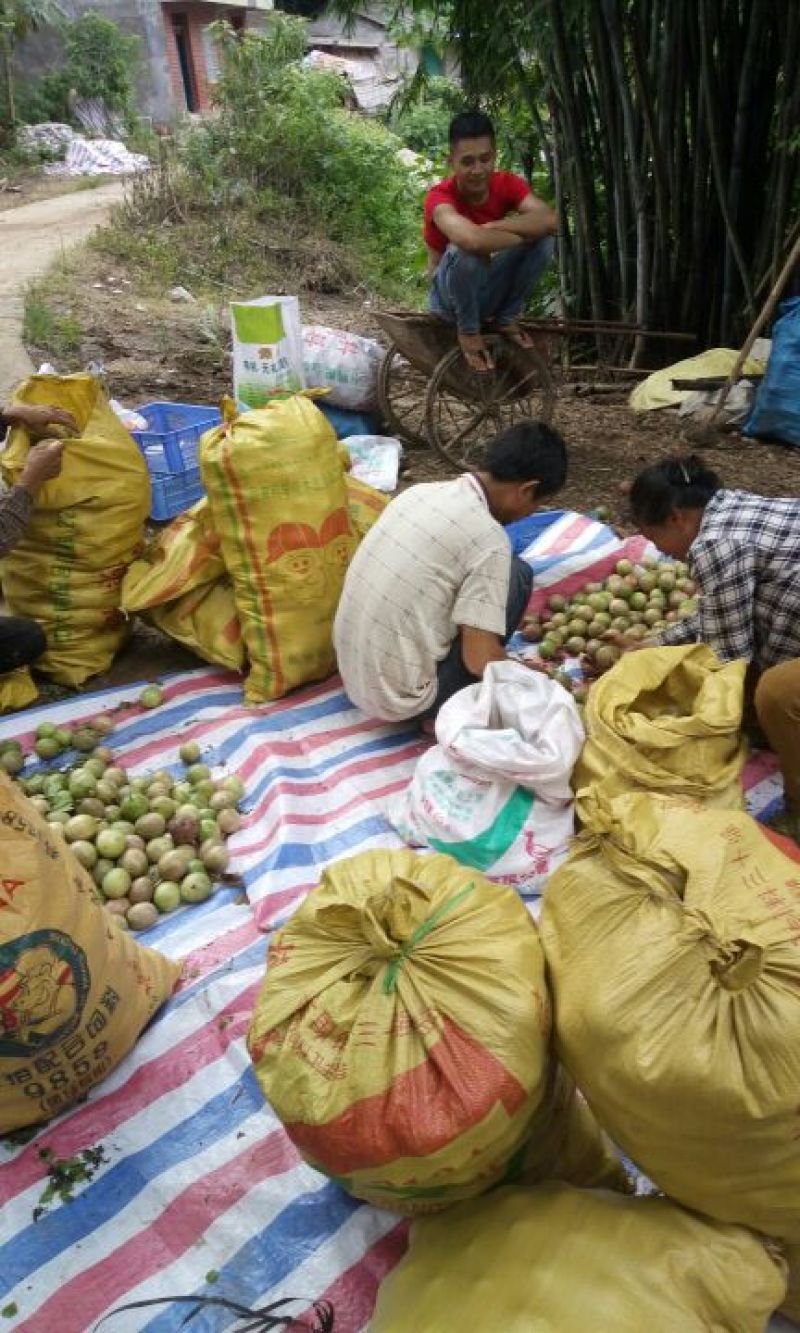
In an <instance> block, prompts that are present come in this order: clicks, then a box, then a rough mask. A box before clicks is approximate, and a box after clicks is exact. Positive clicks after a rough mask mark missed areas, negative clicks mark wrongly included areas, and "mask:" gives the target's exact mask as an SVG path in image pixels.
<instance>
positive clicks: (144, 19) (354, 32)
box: [19, 0, 455, 126]
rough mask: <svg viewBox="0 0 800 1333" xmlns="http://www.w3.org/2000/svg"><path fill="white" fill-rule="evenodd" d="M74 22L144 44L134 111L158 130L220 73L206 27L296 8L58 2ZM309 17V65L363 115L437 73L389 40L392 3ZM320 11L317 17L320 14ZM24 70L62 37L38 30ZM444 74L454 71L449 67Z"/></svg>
mask: <svg viewBox="0 0 800 1333" xmlns="http://www.w3.org/2000/svg"><path fill="white" fill-rule="evenodd" d="M61 2H62V5H63V8H64V10H65V12H66V13H67V15H68V16H69V17H71V18H78V17H80V15H81V14H85V13H88V12H90V11H91V12H94V13H98V14H102V15H104V16H105V17H106V18H109V19H111V20H112V21H113V22H114V23H118V24H119V26H120V27H121V28H123V29H124V30H125V31H126V32H130V33H135V35H136V36H137V37H139V38H140V39H141V42H142V61H141V69H140V75H139V90H138V93H139V96H138V102H139V110H140V112H141V113H142V115H144V116H148V117H150V118H151V119H152V121H153V124H154V125H155V126H159V125H167V124H169V123H170V122H171V121H174V120H175V119H176V118H177V117H179V116H181V115H185V114H186V112H187V111H189V112H203V111H207V110H208V109H209V107H210V106H211V89H212V87H213V84H214V82H215V80H216V76H217V71H218V68H219V54H218V51H217V47H216V43H215V42H214V40H213V38H212V37H211V35H210V33H209V31H208V30H209V27H210V25H211V24H212V23H215V22H217V21H218V20H219V19H225V20H227V22H228V23H230V24H232V25H233V27H234V28H253V29H256V30H257V29H258V28H260V27H262V26H263V24H264V22H265V20H266V15H267V12H268V11H269V10H271V9H283V8H286V9H287V10H288V11H292V12H293V11H295V10H296V9H297V8H298V6H296V5H292V4H286V5H285V6H284V5H283V4H281V0H61ZM300 8H301V9H304V11H305V12H306V13H308V14H313V17H311V19H310V22H309V27H308V45H309V53H310V59H311V60H312V62H313V63H328V64H330V66H331V67H333V68H338V69H341V70H342V72H343V73H345V74H346V75H347V77H348V78H349V80H350V83H351V85H352V88H353V94H354V99H355V104H356V105H357V106H358V108H359V109H360V110H361V111H364V112H366V113H367V114H375V113H378V112H380V111H382V110H384V109H385V108H386V107H387V106H388V105H389V103H390V102H391V100H392V98H393V97H394V95H395V93H396V92H397V91H398V89H399V88H400V86H401V83H402V80H403V78H404V77H407V76H408V75H409V74H413V72H414V71H415V70H416V68H417V66H418V65H419V63H420V61H423V62H424V63H425V65H426V66H427V67H428V68H429V72H431V73H440V72H442V66H441V62H440V61H439V60H438V58H437V57H436V55H435V53H434V52H433V51H432V50H431V49H429V48H423V49H422V50H418V51H412V50H410V49H409V48H407V47H402V46H398V45H397V43H396V42H395V41H394V40H393V39H392V36H391V31H390V28H391V24H390V18H391V13H392V5H391V4H390V3H386V0H372V3H368V4H365V5H364V6H363V9H361V10H359V11H358V13H357V14H356V16H355V18H354V20H353V22H352V24H350V25H347V24H345V23H344V22H343V21H342V20H341V19H338V18H335V17H333V16H331V15H330V14H329V13H328V12H327V8H326V6H324V5H308V6H301V7H300ZM320 11H321V12H320ZM19 55H20V64H21V67H22V68H23V69H24V71H25V72H26V73H27V74H29V75H30V76H32V77H33V78H36V77H37V76H38V75H40V74H42V73H44V72H45V70H47V69H48V68H49V69H52V68H53V66H54V64H56V63H57V61H58V55H59V39H58V37H57V35H56V34H55V33H54V32H52V31H47V30H45V31H43V32H41V33H37V34H36V35H35V36H33V37H31V38H29V39H28V41H26V42H25V43H24V44H23V45H22V47H21V49H20V52H19ZM446 66H447V67H446V71H445V72H447V73H448V74H453V73H454V72H455V66H454V65H453V64H452V62H450V61H448V62H446Z"/></svg>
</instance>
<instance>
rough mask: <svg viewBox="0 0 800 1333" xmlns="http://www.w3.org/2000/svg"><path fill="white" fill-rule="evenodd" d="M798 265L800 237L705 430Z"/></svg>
mask: <svg viewBox="0 0 800 1333" xmlns="http://www.w3.org/2000/svg"><path fill="white" fill-rule="evenodd" d="M798 263H800V236H798V238H797V240H796V241H795V243H794V245H793V246H792V248H791V250H790V251H789V255H788V257H787V259H786V262H785V263H784V265H783V268H782V269H781V271H780V273H779V274H778V278H777V281H776V282H775V284H774V286H773V288H772V291H771V292H770V294H769V296H768V297H767V299H766V301H765V302H764V304H763V306H762V307H761V311H760V313H759V315H758V317H757V318H756V320H755V323H754V324H753V326H752V328H751V329H750V332H749V333H748V335H747V337H746V338H745V340H744V343H743V345H742V350H741V351H740V353H739V355H738V356H737V358H736V361H735V363H734V365H733V368H732V370H731V373H730V374H729V376H728V378H727V380H726V381H725V383H724V385H723V387H722V392H721V393H720V396H719V398H718V399H717V401H716V403H715V404H714V409H713V411H712V412H711V413H710V415H709V416H708V418H707V420H706V422H705V430H711V428H712V426H713V425H714V423H715V422H716V420H717V419H718V417H719V415H720V413H721V412H722V409H723V407H724V406H725V403H726V402H727V400H728V394H729V393H730V391H731V389H732V388H733V386H734V384H735V383H736V381H737V380H738V379H739V376H740V375H741V373H742V367H743V366H744V364H745V362H746V360H747V358H748V356H749V355H750V352H751V350H752V347H753V343H754V342H755V340H756V338H758V337H759V335H760V333H761V331H762V329H765V328H766V326H767V324H768V323H769V321H770V319H771V318H772V315H773V312H774V310H775V307H776V306H777V304H778V301H779V300H780V298H781V292H782V291H783V289H784V287H785V286H786V284H787V282H788V281H789V278H790V277H791V275H792V273H793V271H794V268H795V265H796V264H798Z"/></svg>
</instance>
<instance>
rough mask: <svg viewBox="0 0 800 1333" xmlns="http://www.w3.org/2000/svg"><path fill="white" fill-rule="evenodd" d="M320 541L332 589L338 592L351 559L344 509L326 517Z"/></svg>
mask: <svg viewBox="0 0 800 1333" xmlns="http://www.w3.org/2000/svg"><path fill="white" fill-rule="evenodd" d="M320 540H321V543H322V550H323V553H324V556H325V564H326V566H327V569H328V573H329V574H330V577H331V584H332V588H333V589H334V590H336V591H338V590H339V589H340V588H341V586H342V582H343V580H344V576H345V574H346V573H347V567H348V565H349V564H350V561H351V560H352V558H353V546H354V542H353V538H352V535H351V531H350V519H349V517H348V513H347V510H346V509H337V510H336V511H335V513H333V514H329V515H328V517H327V518H326V519H325V522H324V523H323V525H322V528H321V530H320Z"/></svg>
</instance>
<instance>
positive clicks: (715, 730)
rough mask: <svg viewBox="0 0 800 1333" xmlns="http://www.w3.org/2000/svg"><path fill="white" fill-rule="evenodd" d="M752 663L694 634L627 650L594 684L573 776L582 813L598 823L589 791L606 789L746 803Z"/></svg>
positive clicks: (609, 794) (611, 793)
mask: <svg viewBox="0 0 800 1333" xmlns="http://www.w3.org/2000/svg"><path fill="white" fill-rule="evenodd" d="M745 669H746V668H745V663H744V662H727V663H725V664H723V663H722V662H720V661H719V659H718V658H717V657H716V655H715V654H714V653H713V652H712V651H711V649H710V648H708V647H706V645H705V644H690V645H688V646H684V647H679V648H643V649H640V650H639V651H637V652H633V653H626V654H625V656H624V657H622V658H621V659H620V661H619V662H617V664H616V666H614V667H612V668H611V670H610V671H608V672H606V674H605V675H604V676H601V678H600V679H599V680H598V681H596V682H595V684H594V685H593V686H592V688H591V690H590V691H589V698H588V700H587V704H586V709H585V713H584V725H585V727H586V744H585V745H584V748H583V751H582V753H581V757H580V759H579V760H578V763H577V765H576V767H575V771H574V773H573V777H572V785H573V787H574V789H575V794H576V810H577V813H578V816H579V818H580V819H581V821H582V822H583V823H584V824H590V823H591V815H590V808H591V804H590V800H589V798H590V797H592V796H594V795H597V794H598V793H601V794H602V795H603V797H604V798H605V799H606V800H610V799H613V798H614V797H615V796H620V795H624V794H625V793H627V792H636V791H645V792H663V793H664V795H670V796H681V797H690V798H691V799H692V800H695V801H697V802H699V803H701V804H702V805H704V806H708V807H712V806H713V807H724V808H726V809H741V808H742V805H743V797H742V788H741V776H742V769H743V768H744V763H745V759H746V758H747V743H746V741H745V739H744V737H743V736H742V731H741V726H742V708H743V704H744V676H745Z"/></svg>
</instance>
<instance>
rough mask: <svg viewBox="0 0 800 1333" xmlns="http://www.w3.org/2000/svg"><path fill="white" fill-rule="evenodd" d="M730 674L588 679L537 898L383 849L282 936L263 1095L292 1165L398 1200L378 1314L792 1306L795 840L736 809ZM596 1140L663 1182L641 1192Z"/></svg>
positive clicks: (799, 873) (621, 1321)
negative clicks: (581, 724)
mask: <svg viewBox="0 0 800 1333" xmlns="http://www.w3.org/2000/svg"><path fill="white" fill-rule="evenodd" d="M743 674H744V669H743V667H742V665H741V664H737V663H733V664H726V665H723V664H721V663H719V662H718V661H717V660H716V658H715V657H714V656H713V654H712V653H711V652H710V650H708V649H707V648H705V647H702V646H691V647H684V648H670V649H649V650H644V651H641V652H639V653H636V654H631V655H629V656H628V657H626V658H623V659H622V661H621V662H620V663H619V664H618V665H617V666H616V667H615V668H613V669H612V671H610V672H609V673H608V674H607V675H606V676H605V677H604V678H603V679H602V681H600V682H599V683H598V684H597V685H596V686H595V687H593V689H592V691H591V692H590V696H589V702H588V705H587V709H586V729H587V741H586V744H585V746H584V749H583V753H582V756H581V759H580V760H579V762H578V764H577V766H576V769H575V773H574V779H573V783H574V787H575V792H576V800H577V806H578V809H579V811H580V816H581V821H582V824H583V831H582V832H581V834H580V836H579V837H578V838H577V839H576V840H574V841H573V843H572V845H571V848H570V849H569V852H568V855H567V856H566V859H564V861H563V863H562V864H561V865H560V867H559V868H558V869H556V870H555V872H554V873H553V874H552V875H551V876H550V878H549V880H548V883H547V886H546V889H545V895H544V904H543V910H542V915H541V921H540V925H539V926H538V927H537V926H536V924H535V923H534V921H533V920H532V918H531V916H530V915H529V914H528V912H527V910H526V908H525V906H524V905H523V903H522V902H521V901H520V900H519V897H518V895H517V894H516V893H515V892H514V891H513V890H512V889H511V888H510V887H508V886H506V885H503V884H497V883H495V884H492V883H490V882H489V881H488V880H487V879H486V878H485V877H484V876H483V874H482V873H481V872H480V871H479V870H478V869H476V868H475V867H474V866H470V865H468V864H465V861H464V858H461V859H460V862H459V861H457V860H455V859H453V857H452V856H446V855H443V854H434V855H429V854H426V855H420V854H419V853H416V852H413V851H405V852H373V853H365V854H363V855H361V856H358V857H355V858H353V859H351V860H349V861H345V862H341V863H339V864H338V865H335V866H333V867H331V868H330V869H329V870H328V871H327V872H326V874H325V875H324V877H323V880H322V883H321V884H320V886H319V888H317V889H316V890H315V891H314V892H312V894H311V895H310V896H309V898H308V899H307V901H306V902H305V904H304V905H303V906H302V907H301V909H300V910H299V911H298V912H297V913H296V915H295V916H294V917H293V918H292V920H291V921H290V922H289V923H288V924H287V925H286V926H285V927H284V928H283V929H282V930H280V931H278V932H277V933H276V935H275V936H274V937H273V940H272V942H271V947H270V953H269V966H268V971H267V976H266V979H265V982H264V986H263V989H262V993H261V997H260V999H259V1001H258V1004H257V1007H256V1012H255V1015H254V1019H253V1022H252V1026H251V1030H250V1034H249V1049H250V1053H251V1056H252V1058H253V1060H254V1063H255V1067H256V1073H257V1076H258V1078H259V1080H260V1082H261V1085H262V1088H263V1090H264V1092H265V1094H266V1096H267V1098H268V1100H269V1101H270V1103H271V1104H272V1106H273V1107H274V1109H275V1111H276V1113H277V1114H278V1115H279V1116H280V1118H281V1119H282V1121H283V1123H284V1125H285V1127H286V1130H287V1133H288V1134H289V1135H290V1137H291V1138H292V1140H293V1141H294V1143H295V1144H296V1146H297V1147H298V1149H299V1150H300V1152H301V1153H302V1154H303V1156H304V1157H305V1158H306V1159H307V1160H308V1161H309V1162H310V1163H311V1164H312V1165H314V1166H315V1167H317V1168H318V1169H319V1170H322V1171H324V1172H326V1173H327V1174H328V1175H330V1176H332V1177H333V1178H335V1179H337V1180H338V1181H339V1182H340V1183H341V1184H342V1185H343V1186H344V1187H345V1188H347V1189H348V1190H350V1191H351V1192H352V1193H353V1194H355V1195H357V1196H358V1197H359V1198H363V1199H366V1200H369V1201H370V1202H372V1203H375V1204H378V1205H380V1206H382V1207H388V1208H392V1209H395V1210H397V1211H400V1212H403V1213H405V1214H407V1215H411V1216H413V1217H415V1218H417V1220H416V1221H415V1223H414V1226H413V1228H412V1232H411V1246H410V1249H409V1252H408V1254H407V1256H406V1258H405V1259H404V1260H403V1261H402V1262H401V1264H400V1265H399V1267H398V1268H397V1270H396V1271H395V1272H394V1273H393V1274H392V1275H391V1276H390V1277H389V1278H388V1280H387V1281H386V1282H385V1283H384V1286H383V1288H382V1290H381V1293H380V1297H379V1301H378V1307H377V1310H376V1314H375V1319H374V1322H373V1324H372V1329H373V1331H374V1333H395V1331H396V1330H397V1333H399V1330H401V1329H405V1328H406V1327H407V1321H408V1310H409V1308H411V1307H410V1304H409V1302H410V1301H411V1300H412V1297H413V1302H414V1311H415V1322H416V1323H417V1324H418V1325H419V1326H420V1327H424V1328H426V1329H431V1330H439V1329H441V1330H444V1329H449V1328H454V1327H459V1326H460V1324H463V1325H464V1327H469V1328H470V1329H472V1330H474V1333H494V1331H495V1330H496V1329H498V1328H502V1329H504V1330H512V1331H513V1330H519V1333H522V1331H523V1330H526V1333H527V1329H528V1328H529V1327H530V1326H531V1325H530V1320H531V1312H532V1311H535V1321H536V1327H537V1328H539V1327H541V1328H542V1329H543V1330H548V1331H550V1330H552V1333H572V1331H573V1330H574V1333H578V1330H581V1331H582V1330H584V1329H586V1328H599V1329H604V1330H605V1329H614V1331H615V1333H641V1330H642V1329H643V1328H646V1327H653V1328H657V1329H673V1328H676V1329H677V1328H680V1329H681V1333H683V1330H695V1329H696V1330H697V1333H701V1330H705V1329H708V1328H712V1327H713V1328H719V1329H729V1330H737V1331H739V1333H757V1331H759V1333H760V1331H761V1330H763V1329H764V1328H765V1326H766V1322H767V1321H768V1319H769V1317H770V1315H771V1314H772V1312H773V1311H774V1310H775V1309H776V1308H778V1307H779V1306H781V1305H783V1308H784V1310H785V1312H786V1313H788V1314H790V1315H792V1314H793V1315H794V1317H795V1318H798V1317H800V1301H799V1300H798V1298H797V1295H796V1293H794V1292H793V1290H792V1286H791V1274H790V1268H791V1263H792V1259H793V1257H794V1256H797V1258H798V1260H800V1129H798V1119H797V1117H798V1110H797V1108H798V1104H800V1096H798V1093H800V1043H798V1041H797V1036H796V1033H797V1030H798V1029H797V1028H796V1027H795V1023H798V1024H800V854H798V852H797V848H796V847H794V846H793V844H790V843H788V842H786V841H785V840H783V839H780V838H777V837H775V836H773V835H770V834H768V832H767V831H766V830H764V829H763V828H761V827H760V826H759V825H758V824H757V823H756V822H755V821H754V820H752V819H751V818H750V817H749V816H748V815H747V814H746V813H744V810H743V802H742V795H741V772H742V768H743V764H744V758H745V747H744V745H743V743H742V740H741V735H740V728H741V714H742V702H743ZM576 1088H577V1089H579V1090H580V1093H576ZM580 1094H583V1095H584V1096H585V1098H586V1101H585V1102H584V1100H583V1098H582V1096H581V1095H580ZM606 1135H608V1138H607V1137H606ZM610 1142H614V1143H616V1144H618V1145H619V1146H620V1147H621V1148H622V1150H623V1151H624V1152H625V1153H626V1154H627V1155H628V1156H629V1158H630V1159H631V1160H632V1161H633V1162H634V1163H635V1164H636V1166H637V1167H638V1168H639V1170H640V1171H641V1172H642V1173H644V1174H645V1175H646V1176H648V1177H649V1178H650V1180H651V1181H652V1182H654V1184H655V1186H656V1187H657V1188H658V1189H659V1190H661V1191H663V1194H664V1196H665V1197H662V1198H652V1197H636V1198H631V1197H630V1194H629V1187H628V1182H627V1179H626V1177H625V1174H624V1172H623V1169H622V1165H621V1162H620V1161H619V1160H618V1159H616V1158H615V1157H614V1155H613V1153H612V1150H611V1149H610ZM496 1185H502V1186H504V1188H502V1189H500V1190H494V1191H493V1192H492V1193H490V1194H489V1195H488V1197H486V1198H484V1197H478V1196H481V1195H484V1194H485V1193H486V1191H487V1190H490V1189H491V1187H492V1186H496ZM450 1205H453V1206H452V1207H451V1206H450ZM444 1209H447V1211H446V1212H442V1210H444ZM425 1213H430V1214H439V1213H441V1216H438V1215H432V1216H430V1217H425V1216H420V1214H425ZM787 1261H788V1263H787ZM787 1277H788V1278H789V1279H790V1287H789V1295H788V1297H787Z"/></svg>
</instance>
